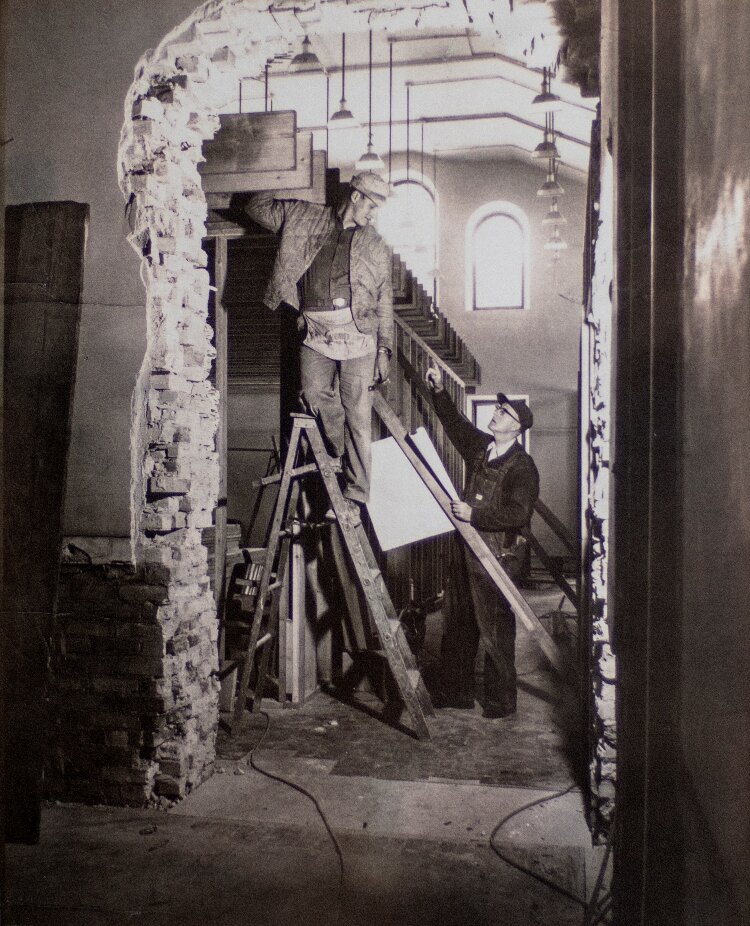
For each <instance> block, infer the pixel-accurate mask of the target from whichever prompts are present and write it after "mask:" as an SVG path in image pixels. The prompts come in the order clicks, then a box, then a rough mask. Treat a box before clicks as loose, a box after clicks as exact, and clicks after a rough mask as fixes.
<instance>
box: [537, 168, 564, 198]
mask: <svg viewBox="0 0 750 926" xmlns="http://www.w3.org/2000/svg"><path fill="white" fill-rule="evenodd" d="M564 192H565V190H564V189H563V188H562V187H561V186H560V184H559V183H558V182H557V177H556V176H555V172H554V171H550V172H549V173H548V174H547V179H546V180H545V181H544V183H543V184H542V185H541V186H540V187H539V189H538V190H537V191H536V195H537V196H562V194H563V193H564Z"/></svg>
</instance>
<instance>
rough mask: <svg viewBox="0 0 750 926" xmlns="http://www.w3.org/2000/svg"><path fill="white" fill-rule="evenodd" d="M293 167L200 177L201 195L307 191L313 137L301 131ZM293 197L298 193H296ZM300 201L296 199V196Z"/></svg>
mask: <svg viewBox="0 0 750 926" xmlns="http://www.w3.org/2000/svg"><path fill="white" fill-rule="evenodd" d="M296 147H297V155H296V162H295V164H294V165H293V166H292V167H291V168H289V167H279V166H268V167H266V169H265V170H252V171H248V170H243V171H235V172H233V173H229V172H227V173H217V174H205V173H204V174H203V179H202V183H203V192H204V193H252V192H258V191H261V190H295V191H296V190H303V189H305V190H310V189H311V188H312V186H313V136H312V132H300V133H299V134H298V135H297V140H296ZM295 196H297V194H296V193H295ZM297 198H299V197H297Z"/></svg>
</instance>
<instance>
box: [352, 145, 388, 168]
mask: <svg viewBox="0 0 750 926" xmlns="http://www.w3.org/2000/svg"><path fill="white" fill-rule="evenodd" d="M354 166H355V168H356V169H357V170H384V169H385V164H384V163H383V160H382V158H381V157H380V155H379V154H378V153H377V151H373V150H372V143H369V144H368V145H367V151H366V152H365V153H364V154H363V155H362V157H361V158H360V159H359V160H358V161H357V163H356V164H355V165H354Z"/></svg>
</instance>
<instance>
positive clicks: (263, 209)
mask: <svg viewBox="0 0 750 926" xmlns="http://www.w3.org/2000/svg"><path fill="white" fill-rule="evenodd" d="M245 212H246V213H247V214H248V215H249V216H250V218H251V219H252V220H253V222H257V223H258V225H262V226H263V227H264V228H267V229H269V231H272V232H277V231H278V230H279V229H280V228H281V226H282V225H283V224H284V219H285V218H286V203H285V202H284V200H283V199H275V198H274V195H273V193H253V194H252V196H251V197H250V199H249V200H248V202H247V204H246V205H245Z"/></svg>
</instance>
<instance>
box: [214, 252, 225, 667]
mask: <svg viewBox="0 0 750 926" xmlns="http://www.w3.org/2000/svg"><path fill="white" fill-rule="evenodd" d="M227 253H228V244H227V239H226V238H225V237H223V236H220V237H217V238H216V264H215V274H214V276H215V283H216V299H215V302H214V305H215V312H214V315H215V319H214V339H215V342H216V389H217V391H218V393H219V429H218V431H217V432H216V452H217V454H218V455H219V498H218V502H217V505H216V514H215V517H214V521H215V524H216V533H215V538H214V596H215V600H216V611H217V617H218V619H219V620H221V619H222V609H223V604H224V584H225V581H224V571H225V569H226V558H227V382H228V380H227V365H228V364H227V361H228V357H227V310H226V307H225V305H224V284H225V283H226V279H227ZM219 639H220V644H219V646H220V650H219V658H220V659H223V658H224V653H223V651H222V650H223V648H224V634H221V635H220V638H219Z"/></svg>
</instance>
